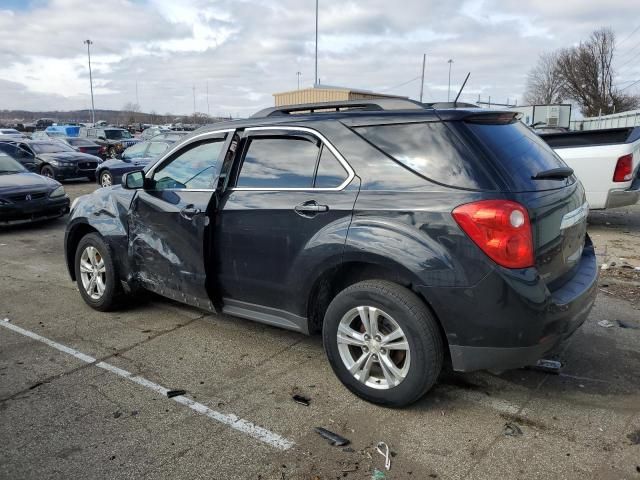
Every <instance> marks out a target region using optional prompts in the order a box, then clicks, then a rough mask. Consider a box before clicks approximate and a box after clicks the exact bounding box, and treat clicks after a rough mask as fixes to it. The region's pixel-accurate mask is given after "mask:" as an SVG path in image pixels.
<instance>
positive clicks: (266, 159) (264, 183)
mask: <svg viewBox="0 0 640 480" xmlns="http://www.w3.org/2000/svg"><path fill="white" fill-rule="evenodd" d="M246 152H247V153H246V154H245V157H244V161H243V162H242V167H241V169H240V175H239V177H238V181H237V184H236V186H237V187H241V188H242V187H244V188H273V189H276V188H311V187H312V186H313V173H314V170H315V168H316V162H317V160H318V154H319V153H320V148H319V146H318V143H317V142H315V141H312V140H311V139H308V138H306V137H254V138H252V139H250V140H249V145H248V147H247V150H246Z"/></svg>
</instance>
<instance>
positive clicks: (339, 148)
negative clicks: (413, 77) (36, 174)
mask: <svg viewBox="0 0 640 480" xmlns="http://www.w3.org/2000/svg"><path fill="white" fill-rule="evenodd" d="M456 107H457V106H456V105H425V104H420V103H417V102H412V101H408V100H407V101H405V100H381V101H363V102H341V103H330V104H315V105H300V106H294V107H283V108H272V109H267V110H264V111H262V112H259V113H258V114H256V115H254V116H253V117H252V118H250V119H248V120H242V121H234V122H228V123H220V124H216V125H213V126H210V127H205V128H203V129H200V130H198V131H197V132H194V134H192V135H190V136H189V137H187V138H185V139H184V140H182V141H181V142H179V143H178V144H176V145H174V146H173V147H172V148H171V149H170V151H168V152H167V153H166V154H164V155H163V156H162V157H161V158H160V159H159V160H158V161H156V162H155V163H153V164H152V165H149V166H148V167H146V168H145V170H144V171H136V172H130V173H127V174H126V175H125V176H124V178H123V180H122V185H121V186H116V187H111V188H102V189H99V190H97V191H96V192H94V193H93V194H91V195H87V196H84V197H80V198H79V199H78V200H77V201H75V202H74V204H73V208H72V212H71V214H70V221H69V224H68V226H67V231H66V236H65V252H66V260H67V265H68V268H69V273H70V274H71V277H72V279H74V280H75V281H76V282H77V284H78V287H79V290H80V294H81V295H82V297H83V298H84V300H85V301H86V302H87V303H88V304H89V305H90V306H91V307H93V308H95V309H98V310H105V311H106V310H109V309H111V308H113V307H114V306H115V305H117V302H118V300H120V299H121V298H122V297H123V296H125V295H127V294H131V292H133V291H135V289H137V288H144V289H147V290H151V291H153V292H156V293H159V294H161V295H164V296H167V297H170V298H172V299H175V300H178V301H181V302H184V303H187V304H189V305H194V306H196V307H200V308H203V309H207V310H210V311H213V312H221V313H225V314H229V315H233V316H237V317H243V318H248V319H251V320H255V321H258V322H263V323H267V324H270V325H275V326H278V327H282V328H287V329H291V330H295V331H299V332H302V333H306V334H309V333H315V332H322V338H323V343H324V347H325V350H326V353H327V357H328V359H329V361H330V363H331V366H332V367H333V370H334V371H335V373H336V375H337V376H338V377H339V378H340V380H341V381H342V382H343V383H344V384H345V385H346V386H347V387H348V388H349V389H350V390H352V391H353V392H354V393H356V394H357V395H359V396H361V397H363V398H365V399H367V400H369V401H372V402H377V403H381V404H385V405H391V406H401V405H406V404H408V403H410V402H413V401H415V400H417V399H418V398H420V397H421V396H422V395H423V394H424V393H425V392H426V391H427V390H429V389H430V388H431V387H432V386H433V384H434V383H435V382H436V379H437V378H438V374H439V373H440V370H441V368H442V365H443V362H445V361H450V362H451V364H452V367H453V369H454V370H458V371H472V370H478V369H500V370H502V369H507V368H515V367H521V366H524V365H528V364H531V363H533V362H535V361H536V360H537V359H539V358H541V357H542V356H543V355H544V354H545V353H547V352H548V351H550V350H551V349H553V348H554V347H556V346H557V345H558V343H559V342H561V341H562V340H563V339H565V338H567V337H568V336H569V335H571V334H572V333H573V332H574V331H575V330H576V329H577V328H578V327H579V326H580V325H581V324H582V322H584V320H585V319H586V317H587V315H588V313H589V310H590V309H591V307H592V305H593V302H594V300H595V296H596V282H597V276H598V269H597V267H596V258H595V254H594V248H593V245H592V243H591V241H590V240H589V237H588V236H587V234H586V217H587V213H588V206H587V204H586V200H585V194H584V190H583V188H582V185H581V184H580V182H579V181H578V180H577V179H576V178H575V176H574V175H573V172H572V171H571V169H570V168H568V167H567V166H566V165H565V164H564V163H563V162H562V160H560V158H559V157H558V156H557V155H556V154H555V153H554V152H553V151H552V150H551V149H550V148H549V147H548V146H547V145H546V144H545V143H544V142H543V141H542V140H540V139H539V138H538V137H537V136H536V135H535V134H534V133H533V132H532V131H531V130H530V129H529V128H528V127H526V126H525V125H524V124H522V123H521V122H520V121H519V120H518V119H517V118H516V116H515V114H514V113H513V112H499V111H486V110H481V109H478V108H456Z"/></svg>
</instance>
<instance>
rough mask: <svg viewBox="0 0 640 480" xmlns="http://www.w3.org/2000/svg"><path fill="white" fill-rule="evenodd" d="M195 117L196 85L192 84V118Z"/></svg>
mask: <svg viewBox="0 0 640 480" xmlns="http://www.w3.org/2000/svg"><path fill="white" fill-rule="evenodd" d="M195 119H196V86H195V85H194V86H193V120H194V122H195Z"/></svg>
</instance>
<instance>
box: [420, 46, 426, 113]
mask: <svg viewBox="0 0 640 480" xmlns="http://www.w3.org/2000/svg"><path fill="white" fill-rule="evenodd" d="M426 63H427V54H426V53H425V54H423V55H422V80H421V81H420V103H422V94H423V93H424V67H425V64H426Z"/></svg>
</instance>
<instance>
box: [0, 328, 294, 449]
mask: <svg viewBox="0 0 640 480" xmlns="http://www.w3.org/2000/svg"><path fill="white" fill-rule="evenodd" d="M0 326H2V327H5V328H7V329H9V330H12V331H14V332H16V333H19V334H21V335H24V336H25V337H29V338H31V339H33V340H37V341H38V342H42V343H44V344H46V345H48V346H50V347H51V348H55V349H56V350H59V351H61V352H64V353H66V354H68V355H71V356H72V357H75V358H77V359H78V360H82V361H83V362H85V363H95V362H97V359H95V358H93V357H91V356H89V355H86V354H84V353H82V352H79V351H78V350H74V349H73V348H70V347H67V346H65V345H62V344H60V343H57V342H54V341H53V340H49V339H48V338H45V337H43V336H41V335H38V334H37V333H34V332H31V331H29V330H25V329H24V328H22V327H18V326H17V325H14V324H13V323H10V322H9V319H7V318H5V319H4V320H3V321H0ZM95 366H96V367H98V368H102V369H103V370H106V371H108V372H111V373H113V374H115V375H118V376H119V377H122V378H126V379H127V380H131V381H132V382H133V383H137V384H138V385H141V386H143V387H146V388H148V389H150V390H153V391H154V392H156V393H159V394H160V395H162V396H164V397H166V395H167V392H168V391H169V389H168V388H166V387H163V386H162V385H158V384H157V383H154V382H152V381H151V380H147V379H146V378H143V377H140V376H138V375H134V374H133V373H131V372H128V371H126V370H123V369H121V368H118V367H116V366H114V365H111V364H109V363H106V362H98V363H95ZM171 400H173V401H174V402H177V403H179V404H181V405H185V406H187V407H189V408H190V409H191V410H193V411H194V412H198V413H200V414H202V415H205V416H207V417H209V418H210V419H212V420H215V421H217V422H220V423H223V424H225V425H228V426H229V427H231V428H233V429H234V430H237V431H239V432H242V433H244V434H246V435H249V436H250V437H253V438H255V439H257V440H260V441H261V442H264V443H266V444H268V445H271V446H272V447H275V448H278V449H280V450H287V449H289V448H291V447H293V445H295V443H294V442H293V441H292V440H289V439H287V438H284V437H281V436H280V435H278V434H277V433H274V432H271V431H270V430H267V429H266V428H262V427H259V426H257V425H254V424H253V423H251V422H249V421H247V420H244V419H243V418H239V417H237V416H235V415H233V414H228V413H222V412H218V411H216V410H212V409H211V408H209V407H207V406H206V405H203V404H202V403H198V402H196V401H195V400H192V399H190V398H188V397H186V396H184V395H182V396H177V397H173V398H171Z"/></svg>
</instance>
